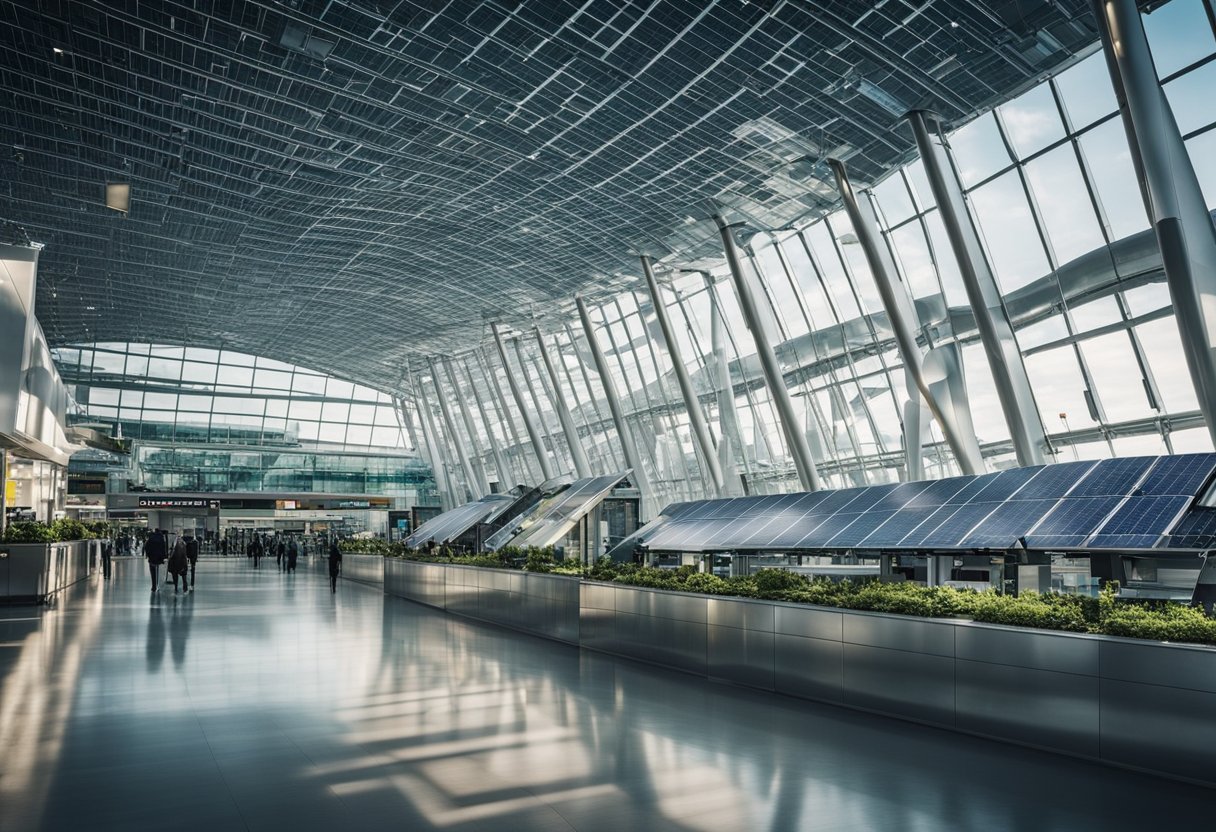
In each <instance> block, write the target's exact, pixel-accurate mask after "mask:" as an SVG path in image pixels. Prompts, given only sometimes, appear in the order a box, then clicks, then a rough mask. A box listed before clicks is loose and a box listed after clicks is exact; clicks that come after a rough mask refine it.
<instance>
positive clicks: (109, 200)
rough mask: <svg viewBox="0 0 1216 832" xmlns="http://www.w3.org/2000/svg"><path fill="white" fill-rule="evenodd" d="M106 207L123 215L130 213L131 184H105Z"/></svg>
mask: <svg viewBox="0 0 1216 832" xmlns="http://www.w3.org/2000/svg"><path fill="white" fill-rule="evenodd" d="M106 207H107V208H113V209H114V210H115V211H119V212H120V213H123V214H129V213H131V183H130V182H107V183H106Z"/></svg>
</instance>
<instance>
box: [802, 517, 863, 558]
mask: <svg viewBox="0 0 1216 832" xmlns="http://www.w3.org/2000/svg"><path fill="white" fill-rule="evenodd" d="M857 517H858V515H856V514H845V513H843V512H839V513H837V514H833V515H830V516H828V517H825V518H824V519H823V522H822V523H820V524H819V525H817V526H816V527H815V528H814V529H812V530H811V532H810V533H809V534H808V535H806V536H805V537H804V538H802V540H800V541H798V543H797V544H796V545H797V547H798V548H800V549H822V548H824V547H826V546H827V545H828V541H829V540H831V539H832V538H833V537H835V536H836V535H838V534H840V533H841V532H842V531H844V529H845V527H846V526H848V525H849V524H850V523H852V522H853V521H854V520H856V519H857Z"/></svg>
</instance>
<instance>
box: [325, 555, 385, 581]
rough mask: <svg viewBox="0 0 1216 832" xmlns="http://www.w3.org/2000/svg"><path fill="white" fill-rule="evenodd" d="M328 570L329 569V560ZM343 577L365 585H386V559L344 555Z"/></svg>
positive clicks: (372, 556)
mask: <svg viewBox="0 0 1216 832" xmlns="http://www.w3.org/2000/svg"><path fill="white" fill-rule="evenodd" d="M325 560H326V568H328V559H325ZM342 577H343V578H346V579H347V580H351V581H359V582H360V583H364V584H376V585H383V584H384V557H383V556H381V555H356V554H343V555H342Z"/></svg>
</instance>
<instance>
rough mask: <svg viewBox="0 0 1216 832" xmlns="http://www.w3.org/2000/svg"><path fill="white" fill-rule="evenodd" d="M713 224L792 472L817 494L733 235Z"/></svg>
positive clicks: (811, 462) (814, 474)
mask: <svg viewBox="0 0 1216 832" xmlns="http://www.w3.org/2000/svg"><path fill="white" fill-rule="evenodd" d="M714 222H715V223H717V225H718V233H719V234H721V235H722V247H723V249H724V250H725V252H726V263H727V265H729V266H730V275H731V279H732V282H733V283H734V286H735V294H737V295H738V296H739V311H740V312H742V313H743V320H744V321H745V322H746V323H747V328H748V329H750V330H751V333H752V340H753V341H754V342H755V345H756V357H757V358H759V359H760V369H761V370H762V371H763V373H764V381H765V383H766V384H767V385H768V391H769V395H770V396H772V399H773V406H774V407H775V408H776V410H777V418H778V419H779V420H780V422H781V430H782V432H783V433H784V434H785V442H786V445H787V446H788V447H789V451H790V456H791V457H792V458H793V460H794V468H795V469H796V470H797V471H798V480H799V482H801V483H802V487H803V488H804V489H806V490H807V491H818V490H819V488H820V483H819V471H818V470H817V469H816V468H815V460H814V458H813V457H812V455H811V446H810V443H808V442H807V439H806V434H805V433H803V431H802V425H801V424H800V422H799V419H798V417H797V415H796V414H795V413H794V403H793V400H791V399H790V391H789V390H788V389H787V388H786V386H785V374H784V373H782V372H781V365H780V364H778V363H777V354H776V353H775V352H774V351H773V345H772V344H770V343H769V342H768V339H767V338H766V337H765V335H764V325H763V323H762V321H761V319H760V310H759V306H758V304H757V303H756V297H755V295H754V294H753V293H752V287H751V284H749V283H748V282H747V276H746V275H745V274H744V273H743V264H742V262H741V261H740V259H739V249H738V247H737V246H736V244H735V234H734V231H733V230H732V228H731V226H730V225H727V223H726V221H725V220H724V219H722V217H721V216H719V215H717V214H715V215H714Z"/></svg>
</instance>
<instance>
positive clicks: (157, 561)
mask: <svg viewBox="0 0 1216 832" xmlns="http://www.w3.org/2000/svg"><path fill="white" fill-rule="evenodd" d="M198 550H199V544H198V538H197V537H195V536H194V535H192V534H190V533H188V532H187V533H185V534H181V535H178V536H177V539H176V540H174V541H173V545H172V546H170V545H169V533H168V532H166V531H165V530H164V529H157V530H156V531H154V532H152V533H151V534H149V535H148V539H147V540H146V541H145V542H144V556H145V557H146V558H147V559H148V571H149V572H150V573H151V575H152V591H153V592H156V591H157V589H159V588H160V567H161V564H163V563H168V565H169V575H171V576H172V577H173V594H174V595H178V594H180V593H183V592H191V591H192V590H193V589H194V581H195V576H196V573H197V571H198ZM179 578H180V579H181V582H182V585H181V589H178V586H177V581H178V579H179Z"/></svg>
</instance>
